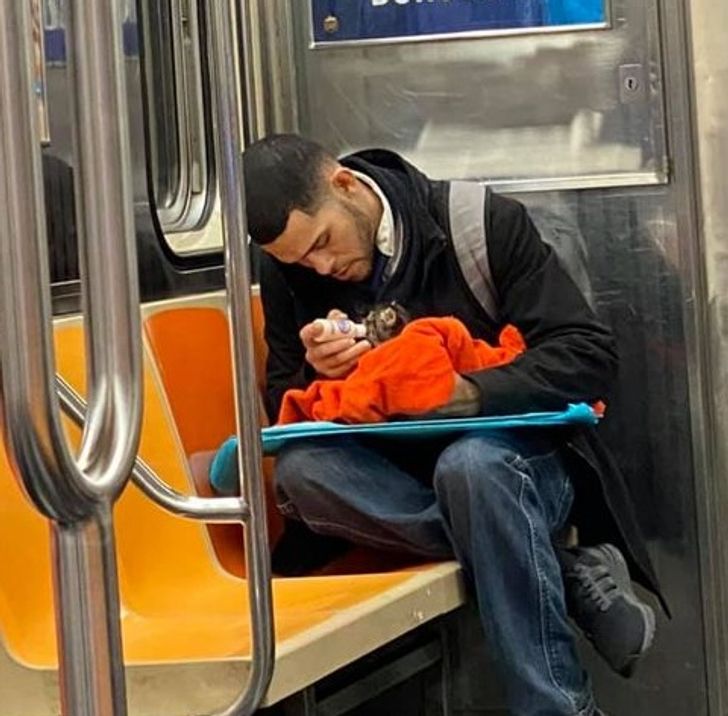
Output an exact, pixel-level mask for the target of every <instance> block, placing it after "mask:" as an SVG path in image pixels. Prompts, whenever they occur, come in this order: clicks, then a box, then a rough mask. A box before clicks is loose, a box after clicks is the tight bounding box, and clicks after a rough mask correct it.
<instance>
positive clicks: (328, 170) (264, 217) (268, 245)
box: [243, 134, 382, 281]
mask: <svg viewBox="0 0 728 716" xmlns="http://www.w3.org/2000/svg"><path fill="white" fill-rule="evenodd" d="M243 167H244V171H245V195H246V197H245V198H246V205H247V211H248V233H249V234H250V236H251V238H252V240H253V241H254V242H255V243H257V244H260V245H261V246H262V248H263V250H264V251H267V252H268V253H269V254H271V255H272V256H274V257H275V258H277V259H278V260H280V261H282V262H283V263H298V264H301V265H302V266H305V267H307V268H310V269H313V270H315V271H317V272H318V273H320V274H322V275H327V276H332V277H333V278H336V279H339V280H341V281H361V280H363V279H365V278H366V277H367V276H368V275H369V274H370V273H371V270H372V261H373V255H374V239H375V235H376V231H377V227H378V225H379V220H380V218H381V213H382V207H381V203H380V201H379V199H378V198H377V197H376V196H375V195H374V193H373V192H372V190H371V189H370V188H369V187H367V186H366V185H365V184H363V183H362V182H360V181H359V180H358V179H357V178H356V176H355V175H354V174H353V173H352V172H351V170H349V169H347V168H346V167H344V166H342V165H341V164H339V162H337V161H336V158H335V157H334V156H333V155H331V154H329V153H328V152H327V151H326V150H325V149H324V148H323V147H321V146H320V145H318V144H316V143H315V142H311V141H309V140H307V139H304V138H303V137H299V136H297V135H292V134H277V135H272V136H270V137H266V138H265V139H262V140H260V141H259V142H256V143H255V144H252V145H251V146H250V147H248V148H247V149H246V150H245V152H244V153H243Z"/></svg>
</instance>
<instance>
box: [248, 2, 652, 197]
mask: <svg viewBox="0 0 728 716" xmlns="http://www.w3.org/2000/svg"><path fill="white" fill-rule="evenodd" d="M260 2H261V0H259V3H260ZM263 5H265V9H261V14H262V15H263V16H264V18H265V16H266V15H267V16H268V23H269V24H270V25H272V26H274V27H275V32H276V33H278V35H279V36H280V37H282V38H283V37H285V36H286V35H287V34H289V33H290V32H291V31H292V38H293V40H294V42H293V45H292V46H291V45H286V44H285V43H283V42H280V43H271V42H270V28H268V33H269V34H268V36H267V37H266V41H267V42H268V47H269V48H270V52H272V53H275V55H276V62H277V64H278V65H281V63H282V61H283V60H282V59H281V58H282V57H283V58H286V57H287V69H284V70H283V71H282V73H283V75H286V74H288V75H290V76H292V77H294V78H295V83H294V84H295V88H296V92H297V96H296V104H297V113H298V116H299V121H298V123H297V124H296V122H295V117H293V116H292V113H289V115H288V118H286V117H281V112H280V105H281V102H282V101H284V100H282V98H280V95H277V93H276V92H275V91H272V90H271V91H268V92H266V95H267V102H268V116H269V122H268V124H267V126H266V129H267V130H268V131H271V130H276V131H280V130H286V129H297V130H300V131H301V132H302V133H304V134H306V135H308V136H311V137H313V138H315V139H318V140H320V141H321V142H322V143H323V144H325V145H326V146H328V147H330V148H331V149H332V150H334V151H337V152H340V151H346V150H349V149H354V148H361V147H363V146H372V145H375V146H386V147H388V148H390V149H394V150H396V151H399V152H401V153H402V154H404V155H405V156H406V157H408V158H409V159H411V160H413V161H414V162H415V163H416V164H417V165H418V166H420V167H421V168H422V169H423V170H424V171H426V172H428V173H429V174H431V175H433V176H441V177H447V178H479V179H487V180H489V181H493V182H496V183H497V184H498V185H503V184H504V183H508V184H513V183H516V184H520V185H521V188H562V187H565V186H568V187H575V186H578V187H583V186H614V185H626V184H649V183H658V182H662V181H664V180H665V177H666V162H665V137H664V117H663V110H662V99H661V97H662V79H661V74H660V69H659V68H660V43H659V33H658V17H657V7H656V0H648V1H647V2H643V3H642V2H640V3H627V2H615V3H613V13H612V20H613V28H612V29H609V30H592V31H583V32H562V33H555V34H546V35H544V34H540V35H539V34H532V35H527V36H518V37H515V36H514V37H501V38H486V39H472V40H471V39H469V40H464V39H460V40H448V41H440V42H432V43H416V44H412V45H394V46H392V45H381V46H375V47H345V48H338V47H336V48H329V49H318V50H311V49H309V18H308V14H307V5H308V4H307V3H291V4H290V6H289V4H288V3H287V2H285V0H263ZM287 14H289V15H290V17H289V18H288V20H289V21H290V22H292V28H291V27H288V28H287V27H286V20H287V17H286V15H287ZM264 29H265V28H264ZM625 68H626V69H625ZM634 70H637V79H635V74H634ZM620 81H621V82H622V85H620ZM636 84H639V88H638V91H635V89H637V88H636ZM625 88H626V91H627V96H625ZM630 88H632V91H630ZM285 102H288V103H289V102H290V98H288V99H286V100H285ZM274 118H275V121H273V119H274Z"/></svg>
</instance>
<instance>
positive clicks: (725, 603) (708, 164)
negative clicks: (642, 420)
mask: <svg viewBox="0 0 728 716" xmlns="http://www.w3.org/2000/svg"><path fill="white" fill-rule="evenodd" d="M688 19H689V26H690V30H691V33H690V50H691V59H692V63H691V70H692V71H691V76H690V80H691V84H692V87H693V95H692V108H693V119H694V124H693V138H694V144H695V146H696V147H697V156H696V157H695V161H694V166H695V167H696V170H697V172H696V173H697V177H698V186H697V192H696V195H697V201H696V209H697V211H696V214H697V215H696V222H695V225H696V227H699V239H700V243H699V260H700V268H701V269H702V277H703V289H702V291H701V295H702V296H703V297H704V300H705V302H704V305H703V309H704V310H703V312H702V314H701V316H700V318H701V324H700V330H701V338H702V341H701V342H702V343H704V344H705V351H704V355H703V358H704V360H703V361H702V363H701V365H700V368H701V369H702V371H703V376H704V379H703V381H702V384H703V388H704V393H705V396H706V404H707V412H706V415H707V417H706V419H705V420H702V421H701V423H699V424H698V429H700V428H701V427H702V428H703V431H704V433H703V434H704V440H705V442H706V448H707V456H708V459H707V460H706V463H705V471H706V474H707V475H709V479H708V480H706V481H704V482H703V483H702V484H701V485H699V487H700V488H701V489H700V490H699V492H698V500H699V502H698V517H699V527H700V537H701V548H702V549H701V555H702V560H701V566H702V576H703V586H704V594H705V596H704V603H705V625H706V649H707V654H708V663H709V666H710V668H709V670H708V685H709V693H710V704H711V713H715V714H725V713H728V668H727V665H728V530H727V529H726V524H727V522H726V519H728V479H727V478H728V174H727V173H726V165H728V52H726V48H725V44H726V36H727V35H728V5H726V3H723V2H711V0H692V1H691V2H690V3H689V18H688ZM698 417H702V416H698Z"/></svg>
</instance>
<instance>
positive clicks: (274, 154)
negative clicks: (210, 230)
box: [244, 135, 657, 716]
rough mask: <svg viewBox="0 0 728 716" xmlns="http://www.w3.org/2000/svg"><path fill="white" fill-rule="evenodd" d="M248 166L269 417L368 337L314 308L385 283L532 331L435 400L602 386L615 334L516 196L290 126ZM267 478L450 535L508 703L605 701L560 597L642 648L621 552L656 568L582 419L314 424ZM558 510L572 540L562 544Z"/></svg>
mask: <svg viewBox="0 0 728 716" xmlns="http://www.w3.org/2000/svg"><path fill="white" fill-rule="evenodd" d="M244 168H245V182H246V194H247V198H246V201H247V208H248V228H249V233H250V236H251V238H252V240H253V241H254V242H255V243H257V244H259V245H260V246H261V247H262V249H263V257H262V259H261V266H260V281H261V291H262V299H263V307H264V312H265V320H266V341H267V343H268V347H269V357H268V365H267V379H268V395H267V400H268V410H269V413H270V415H271V416H272V417H273V418H275V415H276V414H277V411H278V408H279V406H280V402H281V398H282V395H283V393H284V392H285V391H286V390H287V389H289V388H292V387H303V386H305V385H307V384H308V383H309V382H311V381H312V380H313V379H314V378H316V377H329V378H339V377H342V376H346V375H347V374H348V373H349V372H350V371H351V370H352V369H353V368H354V367H355V366H356V364H357V361H358V360H359V359H360V358H361V356H362V355H363V354H364V353H366V352H367V351H369V350H371V346H370V345H369V344H368V343H367V342H366V341H359V342H356V341H354V340H353V339H348V338H342V339H340V340H334V341H330V342H326V343H317V342H316V340H315V338H316V335H317V331H318V330H319V328H318V326H317V325H314V324H313V321H314V319H316V318H319V317H323V316H326V315H330V316H331V315H333V316H337V315H342V314H345V315H349V316H357V315H361V314H362V312H365V311H366V310H367V309H368V308H370V307H371V306H372V304H375V303H377V302H383V301H390V300H396V301H397V302H398V303H400V304H402V305H403V306H404V307H405V308H406V309H407V310H408V311H409V312H410V313H411V314H412V315H413V317H424V316H443V315H452V316H455V317H457V318H459V319H460V320H461V321H462V322H463V323H465V325H466V326H467V327H468V329H469V330H470V332H471V333H472V335H473V336H474V337H477V338H483V339H485V340H488V341H489V342H496V341H497V336H498V333H499V331H500V329H501V328H502V326H503V325H504V324H506V323H512V324H514V325H516V326H517V327H518V328H519V329H520V331H521V332H522V334H523V335H524V337H525V340H526V344H527V346H528V348H527V351H526V353H525V354H523V355H522V356H521V357H519V358H518V359H517V360H516V361H514V362H513V363H511V364H509V365H507V366H503V367H500V368H494V369H490V370H487V371H482V372H477V373H474V374H470V375H462V376H461V375H457V376H455V388H454V391H453V394H452V396H451V399H450V401H449V403H448V404H446V405H444V406H441V408H440V409H441V410H442V411H443V412H445V413H448V414H461V415H475V414H477V415H495V414H505V413H521V412H532V411H538V410H561V409H563V408H564V407H565V406H566V405H567V404H568V403H571V402H580V401H586V402H590V403H593V402H595V401H597V400H600V399H604V398H606V397H607V396H608V392H609V387H610V384H611V382H612V380H613V378H614V375H615V372H616V363H617V358H616V353H615V347H614V344H613V340H612V337H611V335H610V333H609V332H608V330H607V329H606V328H605V327H604V326H602V325H601V324H600V323H599V322H598V321H597V320H596V318H595V316H594V315H593V313H592V311H591V310H590V308H589V306H588V305H587V303H586V301H585V300H584V298H583V297H582V295H581V293H580V292H579V290H578V289H577V288H576V286H575V285H574V283H573V281H572V280H571V279H570V278H569V276H568V275H567V274H566V272H565V271H564V270H563V269H562V267H561V265H560V263H559V261H558V260H557V258H556V256H555V255H554V253H553V252H552V251H551V249H550V248H549V247H547V246H546V245H545V244H544V243H542V241H541V239H540V238H539V236H538V233H537V231H536V230H535V228H534V226H533V224H532V223H531V221H530V219H529V217H528V214H527V213H526V211H525V209H524V207H523V206H522V205H520V204H519V203H518V202H516V201H514V200H512V199H507V198H504V197H500V196H497V195H495V194H490V193H486V192H484V191H483V190H482V189H480V188H479V187H478V186H477V185H475V184H467V183H464V184H463V183H461V184H458V185H456V184H454V183H452V184H451V183H448V182H437V181H431V180H429V179H428V178H427V177H425V176H424V175H423V174H422V173H420V172H419V171H418V170H417V169H415V168H414V167H413V166H411V165H410V164H408V163H407V162H406V161H404V160H403V159H402V158H401V157H399V156H398V155H396V154H393V153H391V152H388V151H384V150H371V151H365V152H360V153H358V154H354V155H351V156H348V157H345V158H343V159H341V160H340V161H337V160H336V159H335V158H334V157H333V156H331V155H330V154H329V153H327V152H326V151H325V150H324V149H323V148H322V147H320V146H319V145H317V144H315V143H313V142H310V141H308V140H305V139H303V138H301V137H298V136H294V135H277V136H272V137H269V138H267V139H264V140H262V141H260V142H258V143H256V144H254V145H252V146H251V147H249V148H248V149H247V150H246V151H245V154H244ZM463 212H465V214H466V215H467V214H468V212H470V213H469V215H470V217H471V219H472V217H473V216H475V217H476V219H477V220H479V222H478V221H476V222H475V223H476V224H478V223H479V226H480V234H479V235H477V238H478V242H477V245H475V246H474V247H473V250H472V252H471V254H472V255H474V256H476V257H478V258H477V260H476V261H475V264H476V265H477V271H476V273H477V272H480V274H479V275H481V276H482V275H483V274H490V277H489V281H490V283H489V284H488V285H489V286H490V293H491V294H492V295H491V299H492V304H493V305H492V306H491V308H490V309H489V308H488V306H487V301H483V298H484V297H483V296H482V295H476V294H481V293H483V291H481V290H480V288H478V287H477V281H476V278H477V277H474V276H473V272H472V271H471V270H468V269H467V268H465V262H466V260H465V259H463V252H462V244H463V242H465V241H466V240H470V241H472V237H473V231H472V224H473V221H472V220H471V221H470V222H465V223H463V222H462V221H461V219H462V216H463ZM457 226H461V227H462V228H461V229H458V228H457ZM454 227H455V228H454ZM481 248H482V249H483V250H482V251H480V249H481ZM481 254H482V255H481ZM485 264H487V266H486V265H485ZM471 268H472V267H471ZM488 285H486V284H483V286H482V287H481V288H483V289H484V290H485V289H488ZM485 292H486V293H487V291H485ZM276 485H277V490H278V493H279V497H280V504H279V507H280V509H281V511H282V512H283V514H284V515H286V516H287V517H290V518H294V519H298V520H302V521H303V523H305V525H307V526H308V527H309V528H310V529H311V530H313V531H314V532H316V533H320V534H323V535H332V536H335V537H338V538H344V539H347V540H351V541H353V542H357V543H361V544H365V545H370V546H374V547H377V548H380V549H389V550H393V551H399V552H409V553H412V554H417V555H421V556H424V557H429V558H447V557H451V556H452V555H453V554H454V555H455V556H456V557H457V558H458V560H459V561H460V562H461V564H462V565H463V568H464V570H465V573H466V575H467V576H468V577H469V579H470V581H471V583H472V585H473V588H474V592H475V596H476V598H477V602H478V606H479V611H480V615H481V619H482V622H483V625H484V627H485V632H486V635H487V640H488V646H489V649H490V650H491V652H492V653H493V655H494V657H495V661H496V663H497V664H498V666H499V668H500V669H501V672H502V675H503V679H504V682H505V685H506V691H507V697H508V702H509V706H510V709H511V710H512V712H513V713H514V714H516V715H517V716H534V715H535V714H548V715H558V716H561V715H564V716H565V715H567V714H568V715H570V716H571V715H577V714H578V715H579V716H592V715H593V714H600V713H601V712H600V711H599V710H598V709H597V707H596V705H595V703H594V699H593V696H592V692H591V687H590V683H589V679H588V676H587V675H586V674H585V673H584V671H583V669H582V668H581V666H580V664H579V661H578V658H577V655H576V652H575V648H574V636H573V634H572V631H571V629H570V627H569V623H568V621H567V602H568V606H569V609H570V612H571V615H572V616H573V617H574V619H575V620H576V621H577V622H578V623H579V625H580V626H581V627H582V628H583V629H584V630H585V631H586V632H587V633H588V636H590V638H591V639H592V641H593V642H594V644H595V646H596V647H597V649H598V650H599V651H600V653H602V655H603V656H605V658H607V660H608V661H609V663H610V664H611V666H612V667H613V668H614V669H616V670H617V671H619V672H621V673H624V674H627V673H629V672H630V670H631V668H632V667H633V665H634V663H635V661H636V660H637V659H638V658H639V657H640V656H641V655H642V654H643V653H644V652H645V650H646V649H647V648H648V647H649V644H650V642H651V639H652V635H653V632H654V615H653V613H652V610H651V609H650V608H649V607H647V606H646V605H644V604H642V603H641V602H640V601H639V600H638V599H637V598H636V597H635V596H634V594H633V592H632V590H631V586H630V582H629V573H628V572H627V565H626V563H625V559H624V558H623V556H622V553H624V554H625V555H626V557H627V561H628V562H629V565H630V567H631V568H632V570H633V574H634V575H635V576H636V578H637V579H639V580H640V581H641V582H642V583H644V584H645V585H646V586H648V587H649V588H651V589H652V590H653V591H657V586H656V580H655V577H654V575H653V572H652V568H651V566H650V563H649V558H648V556H647V553H646V551H645V548H644V544H643V542H642V541H641V539H640V537H639V532H638V529H637V526H636V522H635V519H634V515H633V512H632V508H631V505H630V502H629V498H628V495H627V492H626V489H625V487H624V484H623V481H622V478H621V476H620V474H619V472H618V471H617V469H616V468H615V466H614V464H613V463H612V461H611V459H610V457H609V455H608V453H607V452H606V451H605V449H604V448H603V447H602V446H601V444H600V443H599V441H598V439H597V437H596V435H595V433H594V431H593V430H592V429H586V428H578V429H577V428H574V429H564V428H560V429H542V430H530V431H503V432H501V433H499V434H497V435H493V434H490V435H470V436H467V437H462V438H460V439H456V440H454V441H450V442H449V443H448V442H442V443H439V444H433V443H430V442H428V443H427V444H423V443H417V444H412V443H409V444H407V443H401V444H398V445H394V446H393V445H392V443H391V441H387V442H377V441H374V440H355V439H342V438H340V437H339V438H334V439H325V440H319V441H308V442H306V443H305V444H302V443H299V444H297V445H293V446H290V447H288V448H287V449H285V450H284V451H283V452H282V453H281V454H280V456H279V458H278V461H277V466H276ZM575 497H576V499H575ZM571 523H574V524H576V526H577V527H578V530H579V538H580V541H581V544H582V545H585V546H582V547H579V548H572V549H566V548H562V547H555V546H554V543H555V542H556V541H557V540H558V539H559V536H560V534H561V533H562V532H563V530H564V529H565V528H566V527H568V525H569V524H571ZM605 543H611V544H605ZM586 545H592V546H586ZM615 545H617V546H615ZM617 547H619V549H618V548H617ZM562 572H563V576H562ZM564 584H566V590H565V589H564ZM565 592H566V593H565Z"/></svg>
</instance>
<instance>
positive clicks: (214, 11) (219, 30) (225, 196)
mask: <svg viewBox="0 0 728 716" xmlns="http://www.w3.org/2000/svg"><path fill="white" fill-rule="evenodd" d="M236 5H237V7H238V9H239V13H240V17H239V18H237V17H236V15H237V13H235V12H234V10H233V3H232V2H214V3H209V4H208V8H209V9H210V14H211V17H210V22H209V23H208V27H209V36H210V47H211V48H212V67H213V78H214V81H213V87H214V99H215V128H216V135H217V136H216V139H217V141H216V143H215V146H216V156H217V167H218V178H219V184H220V197H221V203H222V215H223V233H224V238H225V268H226V284H227V295H228V316H229V319H230V330H231V345H232V351H233V374H234V378H235V414H236V422H237V432H238V438H239V439H238V465H239V468H240V471H239V472H240V479H241V494H242V495H243V498H244V499H245V500H246V502H247V504H248V506H249V509H250V518H249V519H248V520H247V521H246V522H245V554H246V555H247V564H248V592H249V596H250V608H251V629H252V644H253V659H252V666H251V673H250V680H249V681H248V684H247V685H246V687H245V689H244V690H243V692H242V693H241V694H240V695H239V696H238V698H237V699H235V701H234V702H233V703H232V704H231V705H230V706H229V707H228V708H227V709H225V711H224V712H222V713H221V714H220V716H247V715H248V714H251V713H253V712H254V711H255V710H256V708H257V707H258V705H259V704H260V702H261V701H262V699H263V697H264V696H265V693H266V691H267V689H268V685H269V683H270V679H271V676H272V674H273V660H274V649H275V644H274V637H273V600H272V594H271V569H270V553H269V550H268V530H267V526H266V512H265V497H264V495H263V477H262V451H261V445H260V432H259V429H258V400H257V398H258V396H257V387H256V385H257V383H256V379H255V359H254V354H253V331H252V310H251V301H250V269H249V265H248V264H249V262H248V242H247V236H248V232H247V227H246V221H245V194H244V186H243V166H242V149H243V145H242V141H241V128H240V124H239V118H238V108H239V107H240V101H241V96H240V95H241V92H240V86H239V84H238V79H237V78H238V73H237V72H236V65H235V57H236V47H237V45H236V27H238V25H237V24H236V19H239V20H240V25H239V27H240V28H241V33H242V38H241V42H240V44H241V46H242V47H249V46H250V42H251V36H250V35H251V33H250V23H251V18H250V15H249V12H250V3H249V2H248V1H247V0H241V1H240V2H239V3H236ZM246 418H248V419H246Z"/></svg>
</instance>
